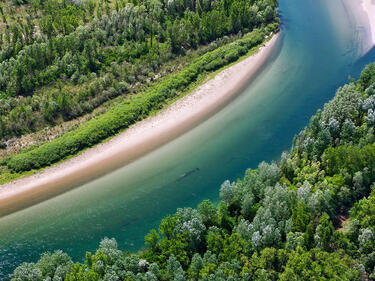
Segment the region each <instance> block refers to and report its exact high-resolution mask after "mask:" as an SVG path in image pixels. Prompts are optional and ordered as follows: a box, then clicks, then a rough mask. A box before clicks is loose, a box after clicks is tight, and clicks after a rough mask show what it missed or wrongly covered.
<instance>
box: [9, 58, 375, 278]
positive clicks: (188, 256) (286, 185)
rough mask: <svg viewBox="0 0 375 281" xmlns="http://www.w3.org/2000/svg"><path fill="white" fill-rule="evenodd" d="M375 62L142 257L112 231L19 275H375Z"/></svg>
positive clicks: (158, 236)
mask: <svg viewBox="0 0 375 281" xmlns="http://www.w3.org/2000/svg"><path fill="white" fill-rule="evenodd" d="M374 110H375V64H372V65H370V66H368V67H366V69H365V70H364V71H363V72H362V74H361V77H360V78H359V80H358V81H357V83H355V82H351V83H350V84H348V85H345V86H344V87H342V88H339V89H338V91H337V93H336V96H335V98H334V99H333V100H332V101H330V102H329V103H327V104H326V105H325V107H324V109H323V110H322V111H320V110H319V111H318V112H317V114H316V115H314V116H313V117H312V118H311V121H310V124H309V126H308V127H306V128H305V129H304V130H303V131H302V132H300V133H299V134H298V135H297V136H296V137H295V139H294V143H293V147H292V149H291V151H290V152H289V153H286V152H285V153H283V154H282V156H281V159H280V161H279V163H271V164H268V163H265V162H262V163H261V164H260V165H259V166H258V168H257V169H256V170H248V171H246V173H245V176H244V178H243V179H242V180H238V181H236V182H232V183H231V182H229V181H226V182H224V183H223V184H222V186H221V188H220V196H221V198H222V200H221V201H220V202H219V204H217V205H214V204H213V203H211V202H210V201H207V200H206V201H203V202H202V203H200V204H199V205H198V207H197V209H192V208H184V209H178V210H177V212H176V214H174V215H170V216H167V217H166V218H164V219H163V220H162V221H161V223H160V226H159V228H158V230H151V231H150V232H149V233H148V234H147V235H146V237H145V247H144V249H142V250H141V251H140V252H139V253H138V254H131V253H125V252H122V251H120V250H118V248H117V243H116V241H115V240H114V239H108V238H105V239H104V240H103V241H102V242H101V243H100V247H99V249H98V250H97V251H96V253H95V254H92V253H89V252H88V253H87V254H86V257H85V261H84V263H82V264H80V263H73V262H72V260H71V259H70V258H69V257H68V256H67V255H66V254H64V253H62V252H61V251H57V252H55V253H53V254H51V253H46V254H44V255H43V256H42V258H41V259H40V260H39V261H38V262H37V263H24V264H22V265H20V266H19V267H18V268H17V269H16V270H15V271H14V274H13V275H12V280H14V281H16V280H42V279H45V278H50V279H48V280H374V279H375V255H374V252H375V235H374V233H375V207H374V206H375V202H373V201H374V200H375V190H374V189H373V187H374V183H375V160H374V159H375V157H374V156H375V136H374V126H375V115H374Z"/></svg>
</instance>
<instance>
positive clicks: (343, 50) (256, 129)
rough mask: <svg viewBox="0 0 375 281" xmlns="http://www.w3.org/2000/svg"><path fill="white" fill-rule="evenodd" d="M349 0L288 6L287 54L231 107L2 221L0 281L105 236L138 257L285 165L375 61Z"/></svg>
mask: <svg viewBox="0 0 375 281" xmlns="http://www.w3.org/2000/svg"><path fill="white" fill-rule="evenodd" d="M341 1H342V0H303V1H302V0H280V1H279V2H280V17H281V19H282V32H281V36H280V40H279V42H278V46H277V48H275V49H276V50H275V52H274V53H273V55H272V56H270V57H269V59H268V61H267V63H266V64H265V65H264V67H263V69H262V71H261V73H260V74H259V75H258V76H257V78H256V79H255V80H254V81H252V83H251V84H250V85H248V86H247V87H246V89H245V90H244V91H243V93H241V95H239V96H238V97H237V98H236V99H234V100H233V101H232V102H231V103H230V104H228V105H227V106H226V107H224V108H223V109H222V110H221V111H219V112H218V113H217V114H215V115H214V116H213V117H211V118H210V119H208V120H207V121H205V122H203V123H202V124H200V125H199V126H198V127H196V128H194V129H193V130H191V131H189V132H187V133H185V134H184V135H182V136H180V137H179V138H177V139H175V140H174V141H172V142H170V143H168V144H166V145H164V146H162V147H161V148H159V149H157V150H155V151H153V152H152V153H149V154H148V155H146V156H144V157H142V158H140V159H138V160H137V161H135V162H133V163H131V164H129V165H127V166H124V167H122V168H120V169H118V170H116V171H114V172H112V173H110V174H108V175H106V176H104V177H101V178H99V179H97V180H94V181H92V182H89V183H87V184H85V185H83V186H80V187H78V188H76V189H73V190H71V191H69V192H67V193H64V194H62V195H60V196H57V197H55V198H52V199H49V200H47V201H45V202H42V203H40V204H38V205H35V206H32V207H30V208H28V209H25V210H22V211H19V212H17V213H14V214H11V215H8V216H6V217H3V218H1V219H0V279H4V278H5V276H6V275H7V274H8V273H10V272H11V271H12V270H13V269H14V268H15V267H16V266H17V265H19V264H20V263H22V262H25V261H27V262H31V261H36V260H37V259H38V258H39V256H40V254H41V253H43V252H45V251H53V250H56V249H62V250H63V251H65V252H67V253H68V254H69V255H71V256H72V257H73V259H74V260H76V261H80V260H81V259H82V258H83V257H84V254H85V251H86V250H89V251H93V250H95V249H96V248H97V247H98V244H99V242H100V240H101V239H102V238H103V237H105V236H107V237H115V238H116V240H117V241H118V244H119V247H120V248H121V249H123V250H129V251H137V250H138V249H140V248H141V247H142V246H143V241H144V240H143V237H144V235H145V234H146V233H147V232H148V230H149V229H151V228H155V227H157V226H158V224H159V223H160V220H161V219H162V218H163V217H164V216H166V215H167V214H172V213H174V212H175V211H176V209H177V208H179V207H186V206H192V207H195V206H196V205H197V204H198V203H199V202H200V201H202V200H204V199H211V200H213V201H217V200H218V198H219V187H220V184H221V183H222V182H223V181H224V180H226V179H230V180H236V179H237V178H239V177H242V176H243V174H244V172H245V170H246V169H247V168H249V167H251V168H256V167H257V165H258V163H259V162H261V161H263V160H265V161H272V160H277V159H278V158H279V156H280V155H281V153H282V151H284V150H287V149H289V148H290V145H291V143H292V140H293V136H294V135H295V134H296V133H298V132H299V131H300V130H301V129H302V128H303V127H304V126H305V125H306V124H307V123H308V121H309V118H310V117H311V115H312V114H314V113H315V112H316V110H317V109H318V108H321V107H322V106H323V105H324V103H325V102H327V101H328V100H329V99H331V98H332V97H333V95H334V93H335V89H336V88H337V87H338V86H339V85H342V84H343V83H345V82H347V81H348V77H349V76H351V77H358V75H359V73H360V70H361V69H362V68H363V66H364V65H365V64H367V63H369V62H370V61H371V58H373V60H375V49H374V48H373V49H372V50H371V51H370V52H369V53H367V54H365V55H363V56H362V55H360V54H359V50H360V49H361V42H362V40H364V38H363V37H361V33H360V31H359V30H356V29H355V28H353V26H352V25H351V24H350V22H349V20H348V21H346V20H345V19H346V18H348V17H347V15H346V14H345V10H344V9H343V8H342V4H341V3H342V2H341ZM345 1H350V0H345ZM332 11H334V12H332Z"/></svg>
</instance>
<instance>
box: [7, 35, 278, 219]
mask: <svg viewBox="0 0 375 281" xmlns="http://www.w3.org/2000/svg"><path fill="white" fill-rule="evenodd" d="M278 37H279V35H278V34H276V35H274V36H273V38H272V39H271V40H269V41H268V42H267V43H266V44H265V45H264V46H262V47H261V48H260V50H259V51H258V52H257V53H256V54H255V55H253V56H250V57H248V58H246V59H244V60H242V61H241V62H239V63H237V64H234V65H233V66H231V67H229V68H227V69H225V70H223V71H221V72H220V73H218V74H217V75H216V76H215V77H214V78H212V79H211V80H209V81H207V82H205V83H204V84H202V85H201V86H199V87H197V88H196V89H195V90H194V91H193V92H192V93H190V94H188V95H186V96H185V97H183V98H181V99H179V100H177V101H176V102H174V103H173V104H172V105H170V106H169V107H167V108H166V109H163V110H162V111H161V112H159V113H158V114H156V115H155V116H152V117H149V118H147V119H145V120H143V121H141V122H138V123H137V124H135V125H133V126H131V127H130V128H129V129H127V130H126V131H124V132H123V133H121V134H119V135H117V136H116V137H114V138H112V139H110V140H109V141H107V142H104V143H102V144H100V145H97V146H96V147H94V148H91V149H88V150H86V151H85V152H84V153H82V154H81V155H79V156H76V157H74V158H71V159H69V160H67V161H65V162H63V163H60V164H57V165H55V166H52V167H49V168H47V169H45V170H44V171H42V172H41V173H37V174H35V175H32V176H29V177H26V178H22V179H19V180H17V181H14V182H11V183H8V184H5V185H2V186H1V187H0V216H4V215H7V214H10V213H12V212H15V211H17V210H20V209H23V208H26V207H28V206H31V205H34V204H36V203H38V202H41V201H43V200H46V199H48V198H51V197H53V196H56V195H58V194H61V193H63V192H65V191H67V190H69V189H72V188H74V187H76V186H79V185H80V184H82V183H84V182H87V181H89V180H91V179H94V178H97V177H99V176H101V175H103V174H105V173H108V172H110V171H113V170H114V169H116V168H118V167H121V166H123V165H126V164H127V163H130V162H132V161H134V160H135V159H137V158H139V157H141V156H142V155H145V154H146V153H148V152H150V151H152V150H154V149H156V148H158V147H160V146H162V145H163V144H165V143H167V142H168V141H170V140H173V139H174V138H176V137H178V136H180V135H182V134H183V133H185V132H187V131H188V130H190V129H192V128H194V127H195V126H197V125H198V124H199V123H201V122H202V121H204V120H206V119H207V118H209V117H210V116H212V115H213V114H214V113H216V112H217V111H218V110H220V109H221V108H222V107H223V106H225V105H226V104H227V103H228V102H230V101H231V100H232V99H233V98H234V97H235V96H236V95H237V94H239V93H240V92H241V90H242V89H243V88H244V87H245V86H246V85H247V84H248V83H249V82H250V81H251V80H252V79H254V78H255V77H256V76H257V74H258V73H259V72H260V70H261V69H262V66H263V65H264V63H265V62H266V60H267V58H268V57H269V55H270V54H271V53H272V52H273V51H274V50H275V47H276V46H277V42H278Z"/></svg>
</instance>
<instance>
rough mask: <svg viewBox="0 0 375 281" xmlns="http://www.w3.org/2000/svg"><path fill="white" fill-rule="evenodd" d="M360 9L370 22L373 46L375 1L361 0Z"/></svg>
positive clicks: (374, 40) (374, 43) (374, 39)
mask: <svg viewBox="0 0 375 281" xmlns="http://www.w3.org/2000/svg"><path fill="white" fill-rule="evenodd" d="M362 8H363V10H364V11H365V12H366V14H367V17H368V20H369V22H370V29H371V32H370V33H371V37H372V45H373V46H374V45H375V0H362Z"/></svg>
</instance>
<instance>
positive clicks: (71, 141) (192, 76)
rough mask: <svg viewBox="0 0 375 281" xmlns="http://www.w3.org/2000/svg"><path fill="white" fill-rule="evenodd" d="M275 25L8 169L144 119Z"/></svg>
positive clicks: (71, 150) (46, 159)
mask: <svg viewBox="0 0 375 281" xmlns="http://www.w3.org/2000/svg"><path fill="white" fill-rule="evenodd" d="M276 28H277V24H272V25H269V26H267V28H265V29H263V30H255V31H253V32H251V33H249V34H247V35H245V36H244V37H243V38H241V39H239V40H237V41H235V42H233V43H230V44H228V45H226V46H223V47H220V48H218V49H216V50H214V51H212V52H210V53H207V54H205V55H203V56H201V57H199V58H197V59H195V60H194V61H193V62H192V63H191V64H190V65H189V66H187V67H186V68H185V69H183V70H182V71H180V72H179V73H177V74H175V75H173V76H171V77H169V78H168V79H165V80H164V81H162V82H160V83H159V84H157V85H155V87H153V88H152V89H151V90H150V91H148V92H146V93H144V94H142V95H138V96H136V97H135V98H134V99H132V100H131V101H124V102H122V103H120V104H118V105H117V106H115V107H114V108H112V109H111V110H109V111H108V112H107V113H105V114H103V115H102V116H99V117H98V118H96V119H93V120H90V121H88V122H87V123H85V124H83V125H81V126H80V127H79V128H78V129H76V130H74V131H72V132H69V133H67V134H66V135H64V136H62V137H60V138H58V139H55V140H53V141H52V142H50V143H46V144H44V145H42V146H40V147H38V148H36V149H34V150H31V151H28V152H24V153H20V154H19V155H15V156H13V157H12V158H11V159H10V160H9V161H8V163H7V167H8V169H10V170H11V171H13V172H24V171H29V170H32V169H40V168H43V167H46V166H49V165H51V164H53V163H56V162H58V161H60V160H62V159H64V158H66V157H68V156H71V155H75V154H77V153H78V152H80V151H81V150H83V149H85V148H88V147H92V146H94V145H95V144H97V143H99V142H101V141H102V140H104V139H106V138H108V137H110V136H113V135H115V134H117V133H118V132H119V131H121V130H123V129H124V128H127V127H129V126H130V125H132V124H134V123H135V122H137V121H139V120H142V119H144V118H145V117H147V116H148V115H149V114H150V113H151V112H152V111H155V110H157V109H160V108H162V107H163V104H164V103H165V101H167V100H168V99H172V98H174V97H176V96H177V92H179V91H183V90H184V89H185V88H186V87H188V86H189V85H190V84H192V83H194V82H195V81H196V80H197V78H198V77H199V75H200V74H202V73H205V72H213V71H216V70H217V69H220V68H221V67H223V66H225V65H227V64H230V63H232V62H234V61H236V60H238V59H239V58H240V57H241V56H243V55H244V54H246V53H247V52H248V51H249V50H250V49H251V48H253V47H255V46H257V45H259V44H261V43H262V42H263V40H264V36H265V35H267V34H269V33H270V32H271V31H273V30H275V29H276Z"/></svg>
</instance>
